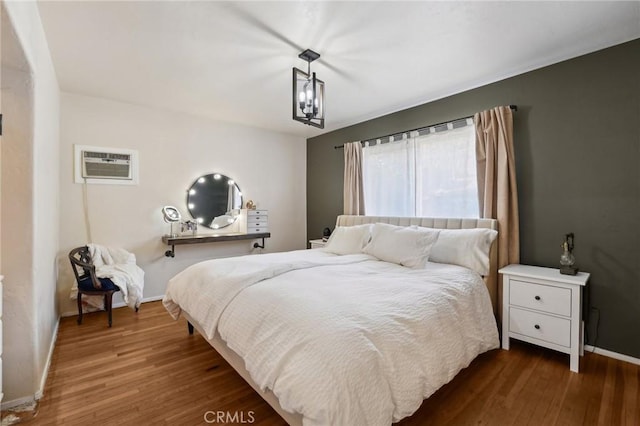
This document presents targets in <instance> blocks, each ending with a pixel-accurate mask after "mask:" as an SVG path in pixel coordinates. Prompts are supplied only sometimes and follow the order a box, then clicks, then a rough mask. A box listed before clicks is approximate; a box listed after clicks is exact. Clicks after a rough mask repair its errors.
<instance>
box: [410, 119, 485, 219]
mask: <svg viewBox="0 0 640 426" xmlns="http://www.w3.org/2000/svg"><path fill="white" fill-rule="evenodd" d="M472 124H473V122H472ZM479 215H480V210H479V207H478V184H477V178H476V154H475V128H474V127H473V125H467V126H464V127H459V128H457V129H450V130H446V131H443V132H438V133H436V132H433V133H427V134H425V135H420V136H418V137H417V138H416V216H423V217H479Z"/></svg>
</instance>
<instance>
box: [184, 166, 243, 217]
mask: <svg viewBox="0 0 640 426" xmlns="http://www.w3.org/2000/svg"><path fill="white" fill-rule="evenodd" d="M241 208H242V192H240V188H239V187H238V185H237V184H236V183H235V181H234V180H233V179H231V178H230V177H228V176H225V175H222V174H220V173H211V174H208V175H203V176H200V177H199V178H198V179H196V180H195V181H194V182H193V184H192V185H191V187H190V188H189V189H188V190H187V209H188V210H189V213H191V216H192V217H193V218H194V219H195V220H196V222H198V224H200V225H202V226H206V227H207V228H211V229H220V228H224V227H226V226H229V225H231V224H232V223H234V222H235V221H236V219H237V218H238V216H239V215H240V209H241Z"/></svg>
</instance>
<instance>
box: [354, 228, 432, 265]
mask: <svg viewBox="0 0 640 426" xmlns="http://www.w3.org/2000/svg"><path fill="white" fill-rule="evenodd" d="M439 232H440V231H439V230H437V229H431V228H421V227H406V226H395V225H389V224H386V223H376V224H375V225H373V230H372V231H371V241H370V242H369V244H367V245H366V246H365V247H364V249H363V250H362V251H363V252H364V253H366V254H370V255H372V256H375V257H377V258H378V259H380V260H384V261H385V262H391V263H397V264H398V265H402V266H407V267H409V268H424V266H425V263H426V262H427V259H428V258H429V252H430V250H431V246H432V245H433V243H434V242H435V241H436V240H437V239H438V233H439Z"/></svg>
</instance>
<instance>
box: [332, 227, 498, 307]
mask: <svg viewBox="0 0 640 426" xmlns="http://www.w3.org/2000/svg"><path fill="white" fill-rule="evenodd" d="M365 223H388V224H390V225H396V226H412V225H416V226H424V227H426V228H436V229H471V228H488V229H494V230H496V231H497V230H498V221H497V220H496V219H460V218H433V217H394V216H352V215H340V216H338V219H337V221H336V226H354V225H362V224H365ZM489 258H490V267H489V275H488V276H486V277H484V282H485V284H486V285H487V289H488V290H489V296H490V297H491V304H492V305H493V313H494V315H497V314H498V312H500V311H499V309H498V308H499V307H498V303H499V298H498V239H497V238H496V239H495V241H494V242H493V244H492V246H491V252H490V254H489Z"/></svg>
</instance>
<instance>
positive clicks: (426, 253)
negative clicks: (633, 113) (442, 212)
mask: <svg viewBox="0 0 640 426" xmlns="http://www.w3.org/2000/svg"><path fill="white" fill-rule="evenodd" d="M496 234H497V221H495V220H492V219H434V218H400V217H371V216H347V215H343V216H339V217H338V218H337V222H336V231H334V234H333V235H332V237H331V239H330V240H329V243H328V245H327V248H326V249H313V250H298V251H293V252H288V253H271V254H263V255H250V256H241V257H236V258H227V259H214V260H211V261H205V262H201V263H199V264H196V265H193V266H191V267H189V268H187V269H186V270H185V271H183V272H181V273H179V274H178V275H176V277H174V278H172V279H171V280H170V281H169V284H168V286H167V292H166V295H165V298H164V299H163V303H164V305H165V307H166V308H167V310H168V311H169V313H170V314H171V315H172V316H173V317H174V318H176V319H177V318H178V317H179V316H180V315H182V316H184V317H185V318H186V319H187V321H188V322H189V324H190V326H191V325H192V326H193V327H195V328H196V329H197V330H198V332H199V333H200V334H202V336H203V337H205V339H206V340H207V341H208V342H209V343H210V344H211V345H212V346H213V347H214V348H215V349H216V351H218V352H219V353H220V355H222V356H223V357H224V358H225V359H226V360H227V362H229V364H230V365H231V366H232V367H233V368H234V369H235V370H236V371H238V373H239V374H240V375H241V376H242V377H243V378H244V379H245V380H246V381H247V382H248V383H249V384H250V385H251V386H252V387H253V388H254V389H255V390H256V392H258V393H259V394H260V395H261V396H262V397H263V398H264V399H265V400H266V401H267V402H268V403H269V404H270V405H271V406H272V407H273V408H274V409H275V410H276V411H277V412H278V414H280V416H282V417H283V418H284V420H285V421H286V422H287V423H289V424H290V425H309V426H311V425H313V426H315V425H328V424H367V425H389V424H391V423H393V422H396V421H399V420H400V419H402V418H404V417H407V416H410V415H411V414H412V413H413V412H415V411H416V410H417V409H418V408H419V406H420V404H421V403H422V401H423V399H425V398H427V397H429V396H430V395H431V394H433V393H434V392H435V391H436V390H437V389H438V388H440V387H441V386H442V385H444V384H446V383H448V382H449V381H450V380H451V379H453V377H454V376H455V375H456V374H457V373H458V372H459V371H460V370H461V369H463V368H465V367H467V366H468V365H469V364H470V363H471V361H472V360H473V359H475V357H476V356H477V355H479V354H480V353H483V352H485V351H488V350H491V349H495V348H497V347H498V342H499V341H498V331H497V327H496V321H495V317H494V314H495V312H497V261H496V253H497V247H496V244H497V239H496V238H495V237H496ZM469 241H471V242H469ZM452 256H453V257H452ZM427 259H429V261H427ZM450 259H453V261H455V262H457V264H450V263H447V262H449V261H450ZM459 259H461V260H460V261H459ZM434 260H435V261H434ZM468 262H470V263H468ZM461 265H465V266H461Z"/></svg>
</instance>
